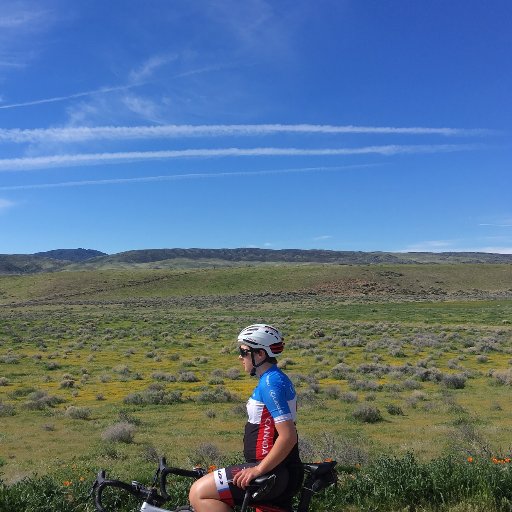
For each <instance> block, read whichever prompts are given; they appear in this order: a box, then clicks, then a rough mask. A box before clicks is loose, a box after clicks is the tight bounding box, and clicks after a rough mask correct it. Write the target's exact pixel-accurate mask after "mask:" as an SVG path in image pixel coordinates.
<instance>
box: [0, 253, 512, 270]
mask: <svg viewBox="0 0 512 512" xmlns="http://www.w3.org/2000/svg"><path fill="white" fill-rule="evenodd" d="M284 263H287V264H290V263H292V264H293V263H295V264H308V263H321V264H337V265H375V264H393V265H403V264H446V263H452V264H453V263H470V264H499V263H505V264H512V255H511V254H492V253H479V252H444V253H429V252H410V253H391V252H361V251H328V250H316V249H313V250H302V249H281V250H273V249H258V248H238V249H198V248H191V249H143V250H133V251H126V252H120V253H117V254H111V255H108V254H105V253H103V252H100V251H95V250H92V249H81V248H80V249H56V250H53V251H47V252H39V253H35V254H12V255H9V254H3V255H0V274H33V273H39V272H56V271H62V270H75V271H78V270H101V269H130V268H134V269H135V268H144V269H173V268H215V267H233V266H240V265H242V266H246V265H261V264H284Z"/></svg>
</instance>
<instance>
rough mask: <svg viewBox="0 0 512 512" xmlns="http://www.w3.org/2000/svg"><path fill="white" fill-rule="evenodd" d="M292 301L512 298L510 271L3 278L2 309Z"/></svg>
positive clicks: (242, 271) (350, 269)
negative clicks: (149, 301) (257, 298)
mask: <svg viewBox="0 0 512 512" xmlns="http://www.w3.org/2000/svg"><path fill="white" fill-rule="evenodd" d="M251 294H281V295H283V294H284V295H285V294H295V295H296V296H304V297H312V296H318V297H337V298H343V297H346V298H350V299H357V298H359V299H364V298H367V299H373V300H377V299H387V298H393V299H400V298H402V299H407V298H409V299H414V300H419V299H446V298H451V299H456V298H467V297H472V298H486V297H501V298H507V297H511V296H512V265H489V264H487V265H471V264H466V265H448V264H446V265H406V266H404V265H378V266H375V265H362V266H346V265H314V264H311V265H266V266H249V267H235V268H221V269H189V270H144V269H140V270H117V271H89V272H84V271H81V272H77V271H74V272H58V273H45V274H35V275H30V276H0V304H12V303H22V302H26V301H36V302H38V303H40V302H47V303H52V302H59V301H60V302H62V301H76V300H88V301H91V300H92V301H95V300H99V301H104V300H130V299H134V300H135V299H137V298H166V297H187V296H211V295H215V296H217V295H218V296H223V295H251Z"/></svg>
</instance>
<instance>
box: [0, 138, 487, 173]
mask: <svg viewBox="0 0 512 512" xmlns="http://www.w3.org/2000/svg"><path fill="white" fill-rule="evenodd" d="M479 147H480V146H475V145H462V144H461V145H457V144H439V145H409V146H407V145H388V146H363V147H359V148H323V149H301V148H276V147H261V148H217V149H202V148H199V149H195V148H194V149H181V150H164V151H128V152H116V153H76V154H67V155H66V154H65V155H49V156H39V157H22V158H3V159H0V171H25V170H31V169H47V168H54V167H67V166H82V165H99V164H106V163H122V162H130V161H132V162H133V161H147V160H158V159H160V160H165V159H175V158H218V157H244V156H252V157H264V156H344V155H369V154H378V155H385V156H391V155H398V154H415V153H445V152H452V151H468V150H473V149H478V148H479Z"/></svg>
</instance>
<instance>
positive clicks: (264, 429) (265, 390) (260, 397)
mask: <svg viewBox="0 0 512 512" xmlns="http://www.w3.org/2000/svg"><path fill="white" fill-rule="evenodd" d="M247 414H248V421H247V423H246V425H245V435H244V456H245V460H246V461H247V462H257V461H261V460H263V459H264V458H265V456H266V455H267V454H268V452H269V451H270V450H271V449H272V447H273V446H274V442H275V440H276V439H277V436H278V434H277V430H276V428H275V425H276V423H280V422H283V421H288V420H293V421H295V418H296V414H297V396H296V394H295V389H294V387H293V384H292V382H291V381H290V379H289V378H288V377H287V376H286V375H285V374H284V373H283V372H282V371H281V370H280V369H279V368H277V366H275V365H274V366H272V367H271V368H269V369H268V370H267V371H266V372H265V373H264V374H263V375H261V377H260V379H259V382H258V385H257V386H256V388H255V389H254V392H253V394H252V395H251V397H250V398H249V400H248V402H247ZM299 460H300V459H299V452H298V448H297V445H295V447H294V448H293V450H292V451H291V453H290V454H289V455H288V457H287V458H286V459H285V461H283V463H287V462H298V461H299Z"/></svg>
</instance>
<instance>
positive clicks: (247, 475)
mask: <svg viewBox="0 0 512 512" xmlns="http://www.w3.org/2000/svg"><path fill="white" fill-rule="evenodd" d="M275 427H276V430H277V433H278V434H279V436H278V438H277V439H276V441H275V443H274V446H272V448H271V450H270V451H269V452H268V454H267V456H266V457H265V458H264V459H263V460H262V461H261V462H260V464H258V466H254V467H251V468H247V469H244V470H242V471H240V472H239V473H237V474H236V475H235V476H234V477H233V483H234V484H235V485H236V486H238V487H241V488H242V489H245V487H246V486H247V484H248V483H249V482H250V481H251V480H253V479H254V478H257V477H258V476H261V475H264V474H265V473H268V472H270V471H272V470H273V469H274V468H275V467H276V466H277V465H278V464H280V463H281V462H283V460H284V459H285V458H286V456H287V455H288V454H289V453H290V452H291V451H292V448H293V447H294V446H295V445H296V443H297V429H296V427H295V423H294V422H293V420H288V421H282V422H280V423H276V425H275Z"/></svg>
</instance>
